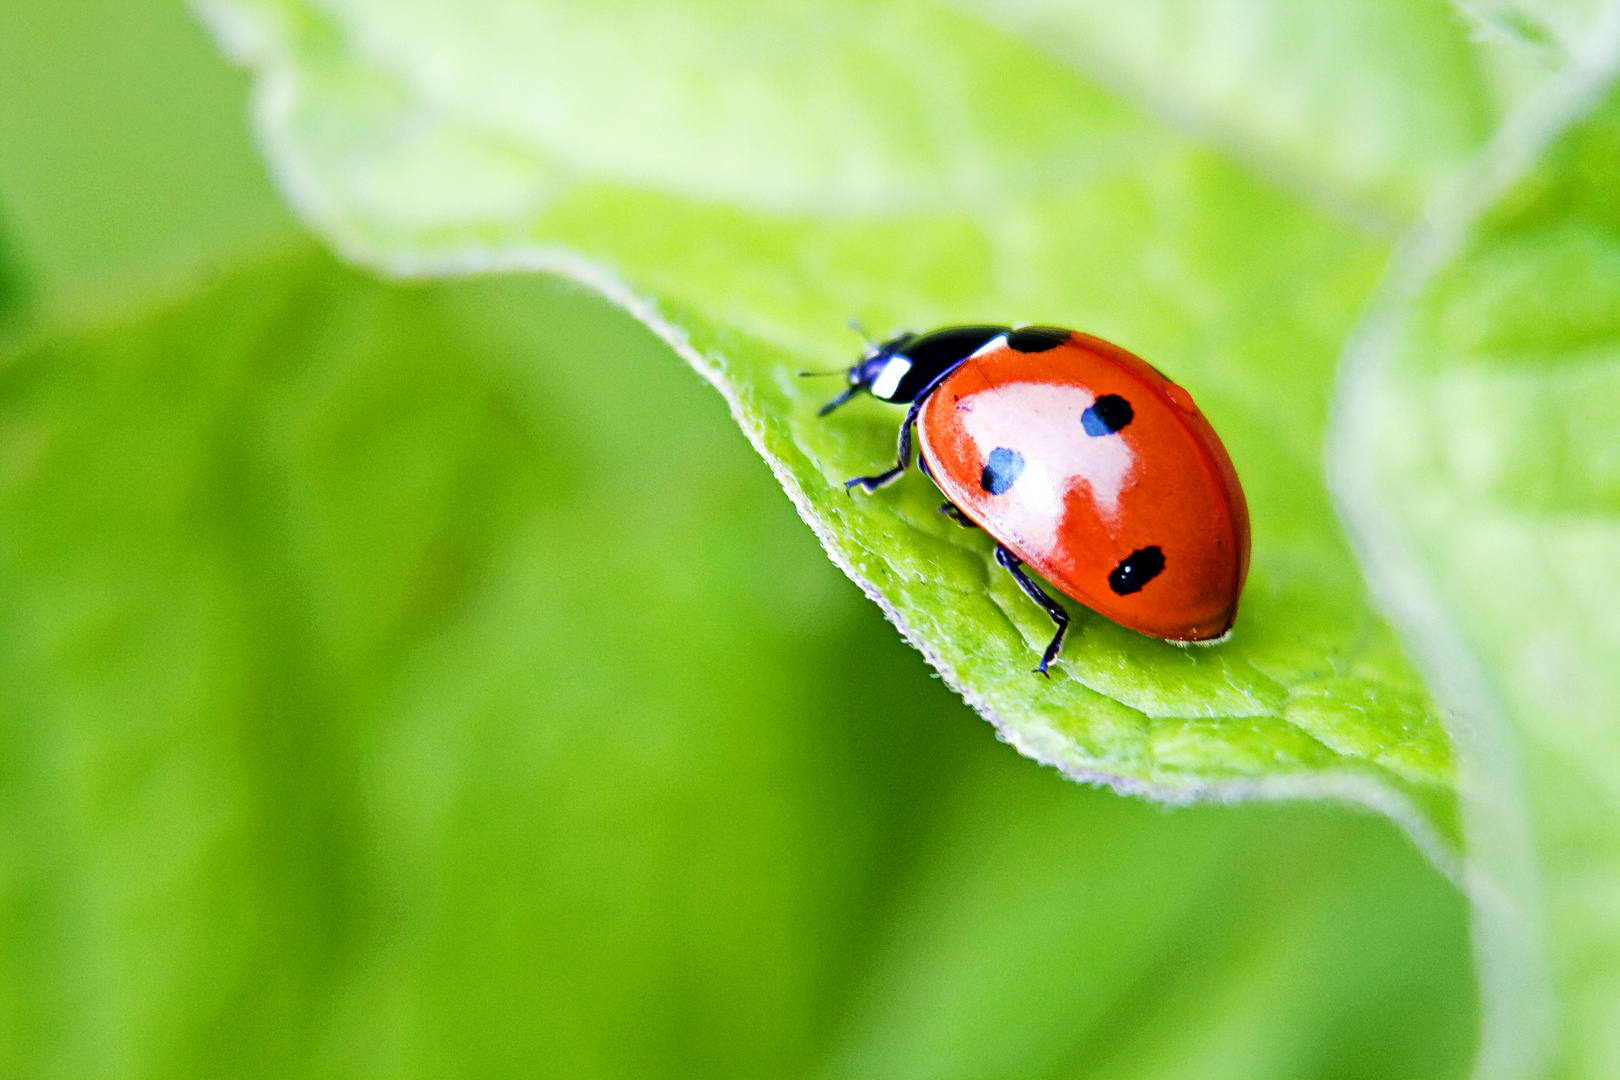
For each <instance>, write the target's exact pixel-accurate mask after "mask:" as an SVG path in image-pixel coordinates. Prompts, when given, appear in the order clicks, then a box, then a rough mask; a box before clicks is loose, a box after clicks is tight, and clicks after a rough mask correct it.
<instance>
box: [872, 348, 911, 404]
mask: <svg viewBox="0 0 1620 1080" xmlns="http://www.w3.org/2000/svg"><path fill="white" fill-rule="evenodd" d="M910 370H911V361H910V360H907V359H906V358H905V357H903V356H894V357H890V358H889V362H888V363H887V364H884V365H883V370H882V371H881V372H879V373H878V377H877V378H876V379H873V380H872V396H873V397H880V398H888V397H893V396H894V392H895V391H896V390H898V389H900V380H901V379H903V378H905V377H906V372H908V371H910Z"/></svg>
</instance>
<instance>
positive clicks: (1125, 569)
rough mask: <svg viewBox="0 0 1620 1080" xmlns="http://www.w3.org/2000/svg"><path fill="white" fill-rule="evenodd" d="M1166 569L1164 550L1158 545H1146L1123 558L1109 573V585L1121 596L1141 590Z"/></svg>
mask: <svg viewBox="0 0 1620 1080" xmlns="http://www.w3.org/2000/svg"><path fill="white" fill-rule="evenodd" d="M1163 569H1164V552H1162V551H1160V550H1159V549H1158V548H1157V547H1145V548H1141V549H1139V550H1137V551H1133V552H1131V553H1130V554H1129V555H1127V556H1125V558H1123V559H1121V560H1120V562H1119V565H1118V566H1116V567H1114V572H1113V573H1112V574H1109V575H1108V587H1109V588H1110V589H1113V590H1114V591H1115V592H1116V593H1118V594H1119V595H1120V596H1127V595H1129V594H1131V593H1133V592H1140V591H1141V589H1142V586H1144V585H1146V584H1147V583H1148V582H1150V581H1152V580H1153V579H1154V578H1156V577H1158V576H1159V572H1160V571H1161V570H1163Z"/></svg>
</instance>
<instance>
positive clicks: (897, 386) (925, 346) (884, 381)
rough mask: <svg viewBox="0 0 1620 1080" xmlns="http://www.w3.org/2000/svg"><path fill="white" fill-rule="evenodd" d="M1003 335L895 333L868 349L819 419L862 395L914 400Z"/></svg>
mask: <svg viewBox="0 0 1620 1080" xmlns="http://www.w3.org/2000/svg"><path fill="white" fill-rule="evenodd" d="M1007 330H1008V328H1007V327H1005V326H951V327H946V328H945V329H944V330H935V331H932V332H931V333H927V334H921V335H918V334H899V335H897V336H895V337H892V338H890V339H889V340H888V341H885V342H883V343H882V344H881V345H872V346H869V347H868V348H867V350H866V352H865V353H863V354H862V355H861V358H860V359H859V360H857V361H856V362H855V364H854V365H853V366H851V367H850V369H849V372H848V377H849V389H848V390H845V391H844V392H843V393H842V394H839V395H838V396H837V397H835V398H833V399H832V400H831V401H829V402H827V404H825V405H823V406H822V407H821V415H822V416H826V415H827V414H828V413H830V412H832V411H833V410H834V409H836V408H838V406H840V405H842V404H843V403H844V402H846V401H848V400H849V399H850V398H852V397H854V396H855V395H856V394H858V393H860V392H861V391H862V390H865V391H866V392H867V393H869V394H871V395H872V396H873V397H875V398H877V399H879V400H880V401H897V402H912V401H916V400H917V399H918V398H919V397H922V396H924V395H925V394H927V393H928V391H930V390H932V389H933V388H934V387H935V386H937V385H938V384H939V381H940V380H941V379H942V378H943V377H944V376H945V375H946V373H948V372H949V371H951V370H952V369H953V368H955V367H956V366H957V365H958V364H960V363H961V362H962V361H963V360H966V359H967V358H968V357H969V356H972V355H973V354H974V353H975V352H977V351H979V349H980V348H982V347H983V346H984V345H985V344H986V343H987V342H990V341H993V340H995V339H996V338H997V337H1000V336H1001V335H1002V334H1005V333H1007Z"/></svg>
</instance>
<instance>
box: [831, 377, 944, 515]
mask: <svg viewBox="0 0 1620 1080" xmlns="http://www.w3.org/2000/svg"><path fill="white" fill-rule="evenodd" d="M927 400H928V399H927V398H926V397H922V398H919V399H917V400H916V401H914V402H912V403H911V408H909V409H907V410H906V419H905V421H904V422H903V423H902V424H901V425H900V453H899V455H898V459H897V460H896V461H895V463H894V468H892V469H889V470H887V471H885V472H880V473H878V474H877V475H876V476H857V477H856V478H855V479H853V480H850V481H847V482H846V483H845V484H844V487H845V488H846V489H848V488H852V487H856V486H859V487H860V489H861V490H862V491H864V492H866V493H867V494H868V495H870V494H872V492H874V491H876V490H877V489H878V488H880V487H883V486H885V485H887V484H892V483H894V482H895V481H896V480H898V479H899V478H900V474H901V473H903V472H905V471H906V469H907V468H908V467H910V465H911V428H912V426H913V425H914V424H916V423H917V414H918V413H919V412H921V411H922V407H923V403H924V402H925V401H927ZM924 471H925V472H926V471H927V470H926V469H924Z"/></svg>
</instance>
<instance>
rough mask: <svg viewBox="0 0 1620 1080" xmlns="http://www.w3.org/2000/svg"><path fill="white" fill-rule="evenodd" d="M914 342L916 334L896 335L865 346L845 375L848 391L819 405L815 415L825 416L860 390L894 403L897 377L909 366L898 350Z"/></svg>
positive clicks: (898, 381)
mask: <svg viewBox="0 0 1620 1080" xmlns="http://www.w3.org/2000/svg"><path fill="white" fill-rule="evenodd" d="M915 340H917V335H916V334H899V335H897V336H895V337H892V338H890V339H889V340H888V341H885V342H883V343H882V344H881V345H878V344H868V345H867V347H866V352H864V353H862V354H861V358H860V359H859V360H857V361H855V363H854V364H852V365H851V366H850V368H849V371H847V372H846V373H845V375H846V377H847V378H848V379H849V389H847V390H845V391H844V392H843V393H842V394H839V395H838V396H837V397H835V398H833V399H832V400H831V401H829V402H827V404H825V405H823V406H822V407H821V411H820V412H819V413H818V414H817V415H819V416H826V415H827V414H828V413H830V412H832V411H833V410H834V409H836V408H838V406H840V405H842V404H843V403H844V402H846V401H848V400H849V399H850V398H852V397H854V396H855V395H856V394H858V393H860V392H861V391H862V390H865V391H866V392H867V393H869V394H871V395H872V396H873V397H876V398H881V399H882V400H884V401H896V400H898V399H897V398H896V397H895V391H896V390H897V389H898V388H899V383H900V376H902V375H904V374H905V371H906V370H907V369H909V368H910V367H911V364H910V362H909V361H907V360H906V359H905V357H903V356H901V355H900V351H901V350H902V349H904V348H905V347H906V346H907V345H909V344H910V343H911V342H913V341H915ZM829 374H831V373H830V372H829Z"/></svg>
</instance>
